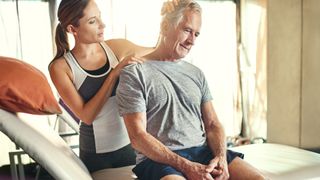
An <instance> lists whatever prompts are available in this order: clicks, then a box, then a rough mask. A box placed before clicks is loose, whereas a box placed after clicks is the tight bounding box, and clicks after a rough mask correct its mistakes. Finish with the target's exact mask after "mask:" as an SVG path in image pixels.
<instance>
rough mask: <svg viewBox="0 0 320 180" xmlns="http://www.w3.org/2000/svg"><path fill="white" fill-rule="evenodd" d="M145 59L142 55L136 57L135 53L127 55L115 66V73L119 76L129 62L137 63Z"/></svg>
mask: <svg viewBox="0 0 320 180" xmlns="http://www.w3.org/2000/svg"><path fill="white" fill-rule="evenodd" d="M144 61H145V60H144V59H142V58H141V57H136V56H134V55H130V56H126V57H125V58H123V59H122V60H121V61H120V62H119V64H118V65H117V66H116V67H115V69H114V73H115V75H116V76H117V77H118V76H119V75H120V72H121V69H122V68H123V67H125V66H127V65H129V64H137V63H143V62H144Z"/></svg>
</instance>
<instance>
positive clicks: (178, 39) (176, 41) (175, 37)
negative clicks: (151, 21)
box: [165, 11, 201, 59]
mask: <svg viewBox="0 0 320 180" xmlns="http://www.w3.org/2000/svg"><path fill="white" fill-rule="evenodd" d="M200 29H201V13H199V12H196V11H187V12H185V15H184V18H183V19H182V20H181V22H180V23H179V25H178V26H177V27H176V28H174V27H171V28H170V30H169V31H168V34H167V36H166V39H167V40H166V45H165V46H166V47H167V51H168V52H169V53H170V54H171V57H173V58H175V59H180V58H183V57H185V56H186V55H187V54H188V53H189V52H190V50H191V48H192V46H193V45H194V43H195V40H196V38H197V37H198V36H199V34H200Z"/></svg>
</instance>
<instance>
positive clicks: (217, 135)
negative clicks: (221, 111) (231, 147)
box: [206, 123, 226, 157]
mask: <svg viewBox="0 0 320 180" xmlns="http://www.w3.org/2000/svg"><path fill="white" fill-rule="evenodd" d="M206 132H207V142H208V146H209V148H210V149H211V150H212V151H213V153H214V155H215V156H223V157H226V141H225V139H226V138H225V134H224V131H223V127H222V126H221V124H220V123H219V124H215V125H211V126H210V128H208V129H207V131H206Z"/></svg>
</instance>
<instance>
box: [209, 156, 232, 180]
mask: <svg viewBox="0 0 320 180" xmlns="http://www.w3.org/2000/svg"><path fill="white" fill-rule="evenodd" d="M206 171H207V172H208V173H210V174H211V175H212V177H213V178H214V179H215V180H224V179H229V171H228V163H227V161H226V159H225V158H224V157H221V156H216V157H215V158H214V159H212V160H211V161H210V163H209V164H208V166H207V169H206Z"/></svg>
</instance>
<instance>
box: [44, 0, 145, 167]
mask: <svg viewBox="0 0 320 180" xmlns="http://www.w3.org/2000/svg"><path fill="white" fill-rule="evenodd" d="M58 20H59V24H58V25H57V28H56V37H55V38H56V39H55V40H56V46H57V54H56V56H55V57H54V59H53V60H52V62H51V63H50V65H49V71H50V76H51V79H52V81H53V83H54V85H55V87H56V89H57V91H58V93H59V95H60V97H61V99H62V100H63V102H64V103H65V104H66V105H67V106H68V108H70V109H71V111H72V112H73V113H74V114H75V115H76V116H77V117H78V118H79V119H80V120H81V123H80V158H81V160H82V161H83V162H84V164H85V165H86V166H87V168H88V169H89V171H90V172H94V171H97V170H100V169H104V168H116V167H122V166H127V165H132V164H135V154H134V152H133V149H132V148H131V146H130V141H129V138H128V135H127V131H126V128H125V126H124V123H123V120H122V119H121V118H120V116H119V113H118V109H117V104H116V102H115V89H116V86H117V83H118V77H119V73H120V71H121V69H122V68H123V67H124V66H126V65H128V64H132V63H142V62H143V61H142V60H141V59H139V58H136V57H134V56H141V55H143V54H145V53H147V52H149V51H150V50H151V48H144V47H141V46H137V45H135V44H133V43H131V42H129V41H127V40H121V39H117V40H108V41H104V35H103V32H104V28H105V24H104V23H103V22H102V20H101V13H100V10H99V8H98V6H97V4H96V3H95V1H94V0H72V1H70V0H62V1H61V3H60V5H59V9H58ZM67 33H70V34H72V35H73V37H74V39H75V46H74V48H73V49H71V50H70V49H69V43H68V39H67ZM125 57H127V58H125Z"/></svg>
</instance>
